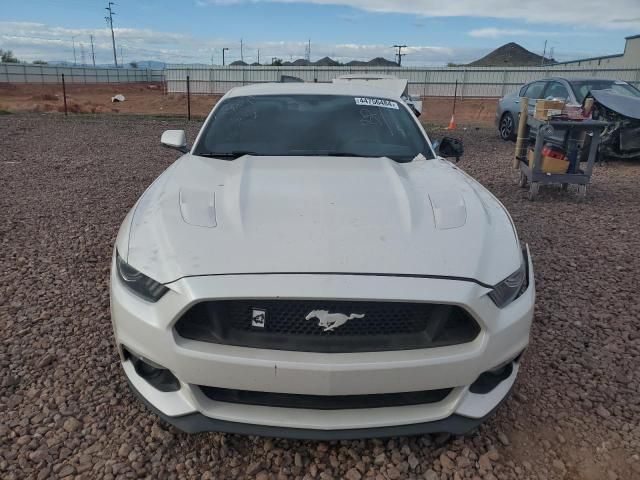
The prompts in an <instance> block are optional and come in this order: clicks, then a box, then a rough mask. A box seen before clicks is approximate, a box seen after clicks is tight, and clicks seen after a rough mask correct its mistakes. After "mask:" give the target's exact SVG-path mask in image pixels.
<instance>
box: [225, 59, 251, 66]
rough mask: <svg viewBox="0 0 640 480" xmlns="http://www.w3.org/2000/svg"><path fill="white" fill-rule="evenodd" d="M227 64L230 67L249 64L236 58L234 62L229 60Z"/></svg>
mask: <svg viewBox="0 0 640 480" xmlns="http://www.w3.org/2000/svg"><path fill="white" fill-rule="evenodd" d="M229 65H231V66H232V67H246V66H248V65H249V64H248V63H247V62H243V61H242V60H236V61H235V62H231V63H230V64H229Z"/></svg>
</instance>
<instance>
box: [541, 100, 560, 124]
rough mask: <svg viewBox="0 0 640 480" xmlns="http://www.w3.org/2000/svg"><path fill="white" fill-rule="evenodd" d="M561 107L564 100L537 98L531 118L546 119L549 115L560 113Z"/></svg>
mask: <svg viewBox="0 0 640 480" xmlns="http://www.w3.org/2000/svg"><path fill="white" fill-rule="evenodd" d="M563 108H564V102H563V101H561V100H537V101H536V109H535V113H534V114H533V118H535V119H536V120H543V121H544V120H548V119H549V117H552V116H554V115H560V114H561V113H562V109H563Z"/></svg>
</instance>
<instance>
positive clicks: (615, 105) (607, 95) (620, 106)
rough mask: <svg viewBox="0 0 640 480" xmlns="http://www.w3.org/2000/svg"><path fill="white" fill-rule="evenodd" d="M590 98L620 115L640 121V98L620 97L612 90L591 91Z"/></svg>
mask: <svg viewBox="0 0 640 480" xmlns="http://www.w3.org/2000/svg"><path fill="white" fill-rule="evenodd" d="M589 96H592V97H593V98H594V99H595V101H596V102H598V103H600V104H602V105H604V106H605V107H607V108H609V109H611V110H613V111H614V112H617V113H619V114H620V115H624V116H625V117H629V118H633V119H636V120H640V98H637V97H632V96H629V95H620V94H619V93H615V92H613V91H611V90H591V91H590V92H589Z"/></svg>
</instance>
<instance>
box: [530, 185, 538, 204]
mask: <svg viewBox="0 0 640 480" xmlns="http://www.w3.org/2000/svg"><path fill="white" fill-rule="evenodd" d="M539 189H540V183H538V182H531V185H529V195H528V198H529V200H530V201H532V202H533V201H534V200H535V199H536V196H537V195H538V190H539Z"/></svg>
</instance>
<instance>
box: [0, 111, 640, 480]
mask: <svg viewBox="0 0 640 480" xmlns="http://www.w3.org/2000/svg"><path fill="white" fill-rule="evenodd" d="M185 126H186V129H187V130H188V135H189V138H191V139H193V138H194V135H195V133H196V130H197V128H198V127H199V124H197V123H191V124H188V125H186V121H185V120H158V119H149V118H134V117H126V118H125V117H94V116H78V117H69V118H68V119H67V118H63V117H62V116H60V115H55V114H52V115H22V114H21V115H6V116H0V172H1V174H0V192H2V195H0V212H2V213H1V216H0V220H1V221H0V241H1V244H0V327H1V329H2V330H1V331H2V342H1V343H0V386H1V388H0V477H1V478H3V479H14V478H38V479H44V478H59V477H66V478H73V477H75V478H115V477H122V478H133V477H148V478H203V479H205V478H224V479H226V478H257V479H260V480H266V479H270V478H272V479H274V478H277V479H285V478H289V479H293V478H298V479H301V478H305V479H310V478H320V479H330V478H335V479H337V478H346V479H348V480H358V479H360V478H376V479H385V478H390V479H396V478H421V479H427V480H442V479H456V480H458V479H460V480H462V479H465V478H472V479H476V480H477V479H485V480H496V479H501V480H502V479H514V478H517V479H560V478H565V479H587V480H591V479H593V480H615V479H621V480H628V479H639V478H640V456H639V454H638V452H640V425H639V423H640V357H639V354H640V333H639V332H640V329H639V328H638V327H639V326H640V321H639V317H640V302H639V301H638V299H637V290H638V287H639V286H640V260H639V259H638V256H637V254H636V251H635V248H637V245H639V244H640V229H639V225H640V209H638V201H639V200H638V196H637V192H638V182H640V164H638V165H632V164H622V163H616V164H609V165H606V166H603V167H598V168H597V169H596V172H595V176H594V179H593V180H594V184H593V185H592V186H590V189H589V192H588V195H587V200H586V201H585V202H583V203H578V202H577V201H576V200H575V197H574V194H573V193H572V192H562V191H560V189H559V188H551V187H549V188H547V189H544V188H543V189H541V193H540V196H539V200H538V201H536V202H535V203H531V202H528V201H527V200H526V194H525V191H524V190H521V189H519V188H518V187H517V186H516V185H515V184H514V182H513V174H512V172H511V170H510V155H511V151H512V148H513V144H507V143H502V142H500V141H499V140H498V139H497V136H496V134H495V133H494V132H493V131H492V130H490V129H480V130H475V129H471V130H469V131H467V132H466V133H465V143H466V148H467V154H466V155H465V157H463V159H462V161H461V163H460V166H461V167H463V168H464V169H465V170H467V171H468V172H470V173H471V174H472V175H473V176H475V177H476V178H477V179H479V180H480V181H481V182H482V183H483V184H484V185H486V186H487V187H488V188H489V189H490V190H491V191H492V192H493V193H494V194H495V195H496V196H497V197H498V198H499V199H500V200H501V201H502V202H503V203H504V204H505V205H506V206H507V208H508V209H509V211H510V212H511V214H512V216H513V218H514V220H515V223H516V224H517V227H518V230H519V232H520V235H521V238H522V240H524V241H526V242H528V243H529V245H530V247H531V250H532V253H533V256H534V263H535V267H536V277H537V284H538V303H537V310H536V318H535V322H534V326H533V332H532V343H531V346H530V348H529V350H528V352H527V354H526V356H525V359H524V364H523V368H522V369H521V374H520V377H519V380H518V382H517V385H516V388H515V391H514V395H513V396H512V397H511V398H510V399H509V400H508V401H507V403H506V404H505V405H504V406H503V407H501V408H500V409H499V411H498V412H497V414H496V415H495V416H494V417H493V419H492V420H491V421H490V422H488V423H487V424H486V425H484V426H482V427H481V428H480V429H479V430H477V431H475V432H473V433H471V434H469V435H467V436H465V437H449V436H447V435H435V436H422V437H402V438H393V439H385V440H363V441H348V442H347V441H345V442H335V443H322V442H296V441H286V440H280V439H265V438H257V437H245V436H234V435H224V434H215V433H211V434H201V435H187V434H183V433H180V432H178V431H176V430H175V429H173V428H171V427H168V426H167V425H165V424H163V423H161V422H160V421H159V420H158V418H157V417H155V416H154V415H153V414H151V413H149V412H148V411H147V410H146V409H145V408H144V407H143V406H142V405H141V404H140V403H139V402H138V401H137V399H136V398H134V396H133V395H132V394H131V393H130V392H129V389H128V387H127V385H126V383H125V380H124V376H123V373H122V371H121V369H120V366H119V364H118V361H117V355H116V351H115V348H114V345H113V343H112V331H111V325H110V319H109V298H108V284H107V281H108V269H109V259H110V255H111V249H112V244H113V241H114V238H115V235H116V232H117V228H118V226H119V224H120V222H121V221H122V219H123V217H124V215H125V213H126V212H127V210H128V209H129V208H130V207H131V206H132V205H133V203H134V202H135V200H136V199H137V198H138V196H139V195H140V194H141V193H142V191H143V190H144V189H145V188H146V186H147V185H149V183H151V181H152V180H153V179H154V178H155V177H156V176H157V175H158V174H159V173H160V172H161V171H162V170H163V169H164V168H166V167H167V166H168V165H169V164H170V163H171V162H172V161H173V160H174V159H175V158H176V153H175V152H172V151H170V150H166V149H162V148H161V147H160V144H159V138H160V134H161V132H162V131H163V130H164V129H167V128H185ZM433 136H434V137H438V136H439V135H438V134H435V135H433Z"/></svg>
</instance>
